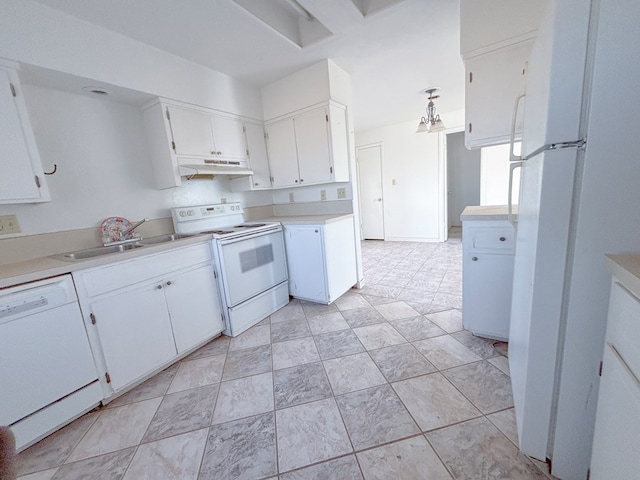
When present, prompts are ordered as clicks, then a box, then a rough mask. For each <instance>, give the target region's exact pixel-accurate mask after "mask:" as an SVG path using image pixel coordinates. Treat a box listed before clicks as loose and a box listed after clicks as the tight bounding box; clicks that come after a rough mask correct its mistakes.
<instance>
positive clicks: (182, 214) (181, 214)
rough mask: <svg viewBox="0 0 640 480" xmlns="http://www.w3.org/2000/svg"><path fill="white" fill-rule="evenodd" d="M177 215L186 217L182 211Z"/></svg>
mask: <svg viewBox="0 0 640 480" xmlns="http://www.w3.org/2000/svg"><path fill="white" fill-rule="evenodd" d="M178 215H180V216H181V217H186V216H187V212H185V211H184V210H182V211H181V212H180V213H179V214H178Z"/></svg>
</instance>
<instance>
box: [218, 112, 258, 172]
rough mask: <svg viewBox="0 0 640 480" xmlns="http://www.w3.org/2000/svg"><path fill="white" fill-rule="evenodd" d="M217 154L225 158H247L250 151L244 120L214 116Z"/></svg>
mask: <svg viewBox="0 0 640 480" xmlns="http://www.w3.org/2000/svg"><path fill="white" fill-rule="evenodd" d="M210 120H211V127H212V129H213V144H214V146H215V152H216V153H215V155H216V156H217V157H219V158H225V159H230V160H234V159H239V160H245V161H246V160H247V158H248V156H249V152H248V149H247V140H246V138H245V134H244V122H242V121H241V120H238V119H236V118H228V117H217V116H212V117H211V118H210Z"/></svg>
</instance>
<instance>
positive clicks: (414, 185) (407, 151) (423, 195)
mask: <svg viewBox="0 0 640 480" xmlns="http://www.w3.org/2000/svg"><path fill="white" fill-rule="evenodd" d="M441 117H442V120H443V122H444V124H445V125H447V127H449V128H453V127H454V126H459V125H462V124H463V123H464V113H463V112H461V111H460V112H458V111H456V112H452V113H449V114H442V115H441ZM418 119H419V118H418V117H416V119H415V120H411V121H409V122H404V123H400V124H396V125H390V126H388V127H383V128H379V129H374V130H368V131H363V132H356V135H355V139H356V146H357V147H361V146H364V145H369V144H372V143H382V145H383V147H382V177H383V182H382V183H383V184H382V191H383V199H384V225H385V240H410V241H427V242H437V241H439V240H440V238H441V235H442V232H443V231H444V224H445V198H444V195H445V185H446V183H445V179H446V171H445V170H446V168H445V148H444V138H442V139H441V138H440V137H441V136H443V137H444V134H433V133H422V134H416V133H415V131H416V128H417V126H418ZM394 182H395V184H394Z"/></svg>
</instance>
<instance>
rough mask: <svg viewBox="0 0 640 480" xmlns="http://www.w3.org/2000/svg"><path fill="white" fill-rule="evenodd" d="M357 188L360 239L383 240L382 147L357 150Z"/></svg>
mask: <svg viewBox="0 0 640 480" xmlns="http://www.w3.org/2000/svg"><path fill="white" fill-rule="evenodd" d="M358 186H359V190H360V208H361V211H360V220H361V222H362V238H363V239H369V240H384V213H383V211H384V209H383V206H384V201H383V197H382V147H381V146H380V145H376V146H372V147H364V148H359V149H358Z"/></svg>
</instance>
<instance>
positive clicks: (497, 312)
mask: <svg viewBox="0 0 640 480" xmlns="http://www.w3.org/2000/svg"><path fill="white" fill-rule="evenodd" d="M463 268H464V274H463V293H462V320H463V324H464V326H465V328H466V329H467V330H470V331H471V332H473V333H476V334H478V335H481V336H487V337H490V338H497V339H499V340H506V339H507V338H508V337H509V319H510V318H511V283H512V281H513V255H499V254H489V253H465V254H464V259H463Z"/></svg>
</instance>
